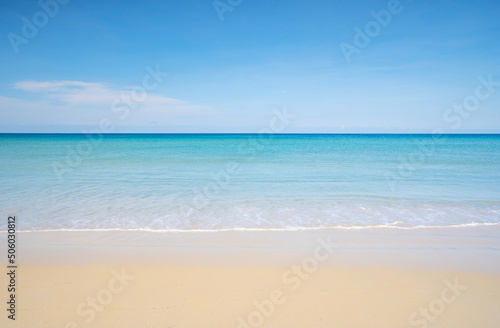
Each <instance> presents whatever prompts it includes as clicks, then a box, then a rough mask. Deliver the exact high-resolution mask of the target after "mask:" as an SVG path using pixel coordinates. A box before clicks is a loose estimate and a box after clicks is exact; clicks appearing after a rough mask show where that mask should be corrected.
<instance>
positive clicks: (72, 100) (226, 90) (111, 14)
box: [0, 0, 500, 133]
mask: <svg viewBox="0 0 500 328" xmlns="http://www.w3.org/2000/svg"><path fill="white" fill-rule="evenodd" d="M393 1H395V0H391V1H386V0H381V1H379V0H372V1H353V0H342V1H323V0H310V1H295V0H287V1H285V0H275V1H264V0H243V1H241V2H240V3H239V4H238V2H239V1H238V0H229V1H228V0H220V2H218V5H219V7H220V6H230V7H231V9H232V10H230V11H225V12H224V13H223V15H222V16H223V18H224V19H223V20H221V19H220V16H219V14H218V12H217V10H216V9H215V7H214V3H213V1H212V0H203V1H199V0H192V1H177V0H170V1H152V0H146V1H140V2H139V1H103V0H100V1H94V0H86V1H81V0H70V1H67V3H65V4H58V7H59V8H58V9H57V10H55V11H54V15H53V16H54V17H49V15H47V14H38V16H37V13H39V12H42V13H43V9H42V7H41V6H40V3H39V2H37V1H23V0H18V1H2V2H0V15H1V20H0V28H1V31H2V33H1V34H2V39H1V42H0V61H1V62H2V63H3V64H2V65H1V74H0V132H85V131H88V130H91V129H93V128H96V127H99V123H100V122H101V121H102V120H103V119H108V120H111V121H112V122H113V124H114V126H116V129H115V130H113V132H258V131H259V130H260V129H262V128H265V127H267V125H268V122H269V120H270V117H271V116H272V115H273V114H272V112H273V110H275V109H282V108H286V110H287V112H289V113H292V114H293V115H295V118H294V120H293V121H292V122H291V124H290V125H289V126H287V128H286V130H285V131H283V132H313V133H315V132H325V133H343V132H346V133H347V132H361V133H366V132H382V133H385V132H396V133H411V132H420V133H432V131H434V129H436V128H441V129H442V130H444V132H450V133H460V132H493V133H499V132H500V86H498V85H495V84H494V83H493V85H494V86H493V89H491V86H490V90H489V91H490V92H487V91H488V89H487V88H486V87H482V88H483V90H481V91H484V92H482V93H481V95H482V97H481V98H482V99H480V100H478V103H477V104H474V99H473V98H474V97H475V91H476V89H477V88H478V86H479V85H481V82H480V80H479V79H480V77H482V78H483V80H484V79H486V80H488V79H490V80H491V81H498V82H499V83H500V60H499V58H500V19H499V17H500V2H499V1H496V0H491V1H473V0H470V1H427V0H425V1H424V0H413V1H409V0H402V1H399V4H398V3H397V1H396V2H393ZM41 2H42V3H47V5H48V6H49V8H52V9H50V10H54V4H53V0H45V1H44V0H42V1H41ZM61 2H63V1H62V0H61ZM49 3H50V5H49ZM221 3H222V5H221ZM231 3H232V4H233V5H230V4H231ZM220 8H222V7H220ZM226 8H227V7H226ZM388 8H398V10H397V13H391V11H390V10H389V9H388ZM381 10H384V11H386V12H388V13H389V14H390V22H389V23H388V24H384V25H386V26H382V24H380V23H375V25H374V24H373V22H376V21H375V18H374V16H373V15H372V14H371V12H372V11H375V12H377V13H380V11H381ZM43 15H45V16H46V18H47V19H46V24H45V22H43ZM34 16H35V17H34ZM23 17H26V19H27V20H28V21H29V22H30V24H34V21H33V20H34V19H39V21H38V23H39V25H40V27H38V32H37V33H36V35H34V36H30V35H28V36H29V37H27V35H26V34H23V26H24V25H25V24H26V23H25V21H23ZM36 17H37V18H36ZM40 19H42V20H41V21H40ZM370 24H371V25H370ZM376 24H378V27H379V28H378V30H377V29H375V30H372V32H371V34H372V36H368V39H369V40H370V42H369V44H368V45H367V46H366V47H364V48H361V47H359V48H358V53H355V54H354V55H352V56H349V59H350V61H348V60H347V59H346V57H345V56H344V53H343V51H342V49H341V46H340V45H341V44H349V45H352V46H355V45H356V43H355V40H354V38H355V36H356V32H355V27H359V28H360V29H361V30H362V31H363V33H365V34H366V33H367V32H366V27H367V26H372V27H373V26H375V27H376ZM34 26H35V27H36V25H34ZM25 32H26V28H25ZM14 34H15V35H16V36H15V37H14V36H13V35H14ZM13 38H14V39H15V40H20V38H24V41H26V42H24V43H17V45H14V46H13V44H15V42H14V43H13V42H12V40H13ZM358 44H359V43H358ZM16 48H17V50H18V52H17V53H16V52H15V49H16ZM147 67H149V68H150V69H153V70H155V69H159V70H160V71H161V72H167V73H168V75H165V76H164V77H162V78H161V81H159V83H157V85H155V87H154V88H149V89H148V90H147V94H145V95H144V97H142V96H141V97H140V98H141V99H137V100H134V101H133V103H132V104H131V103H130V101H129V103H128V105H127V106H128V107H129V109H130V111H129V113H130V114H129V115H128V116H127V117H126V118H123V117H122V118H120V117H118V115H117V112H114V111H113V110H112V108H113V107H112V106H113V104H115V105H116V101H117V99H124V98H123V97H130V94H131V92H132V90H134V87H141V86H143V79H144V78H145V76H147V75H148V74H150V73H148V72H149V71H148V69H147ZM490 84H491V83H490ZM497 84H498V83H497ZM479 88H481V87H479ZM136 90H137V89H136ZM486 93H489V94H487V95H485V94H486ZM141 95H142V94H141ZM471 97H472V98H471ZM476 98H477V97H476ZM466 99H467V101H470V102H469V105H468V106H469V109H471V110H465V111H464V110H462V112H460V111H458V110H455V109H453V108H454V107H453V106H454V105H456V104H458V106H461V105H463V102H464V101H466ZM476 100H477V99H476ZM470 104H473V106H472V107H471V105H470Z"/></svg>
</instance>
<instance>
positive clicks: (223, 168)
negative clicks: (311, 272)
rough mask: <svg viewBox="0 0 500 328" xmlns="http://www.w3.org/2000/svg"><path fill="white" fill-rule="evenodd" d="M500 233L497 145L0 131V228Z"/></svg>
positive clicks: (460, 139) (489, 138) (430, 138)
mask: <svg viewBox="0 0 500 328" xmlns="http://www.w3.org/2000/svg"><path fill="white" fill-rule="evenodd" d="M12 215H15V216H16V218H17V229H18V230H20V231H54V230H151V231H219V230H298V229H319V228H342V229H364V228H378V227H387V228H401V229H416V228H426V227H443V226H477V225H500V135H494V134H493V135H484V134H482V135H479V134H477V135H471V134H467V135H458V134H453V135H451V134H449V135H445V134H434V135H431V134H415V135H410V134H104V135H102V134H0V216H2V217H4V219H1V217H0V228H2V229H4V230H5V229H6V227H7V217H8V216H12Z"/></svg>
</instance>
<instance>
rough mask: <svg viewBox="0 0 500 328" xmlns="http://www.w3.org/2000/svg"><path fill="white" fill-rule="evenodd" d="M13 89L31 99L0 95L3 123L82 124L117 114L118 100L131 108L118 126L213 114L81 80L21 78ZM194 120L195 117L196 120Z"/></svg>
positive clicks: (170, 100) (130, 89)
mask: <svg viewBox="0 0 500 328" xmlns="http://www.w3.org/2000/svg"><path fill="white" fill-rule="evenodd" d="M14 88H15V89H18V90H22V91H25V92H27V93H29V95H30V98H32V96H35V98H36V99H35V100H27V99H24V98H9V97H2V96H0V117H1V121H0V122H1V123H0V124H3V125H7V124H8V125H51V124H56V125H57V124H65V125H85V124H96V122H99V120H100V119H102V118H104V117H106V118H113V117H118V116H119V115H118V114H117V113H116V112H113V111H112V105H113V104H115V105H116V104H117V103H121V104H125V103H126V104H127V106H128V107H130V115H129V117H128V118H127V119H124V120H118V121H117V122H115V123H116V124H117V125H124V126H127V125H133V126H148V125H150V124H151V122H155V124H158V125H170V124H172V123H173V122H175V121H177V120H179V119H180V120H182V121H186V119H188V118H189V119H193V118H195V117H198V116H206V115H213V114H214V113H216V112H215V111H214V110H213V109H211V108H209V107H206V106H196V105H192V104H189V103H186V102H184V101H181V100H178V99H173V98H168V97H165V96H162V95H160V94H155V93H147V94H146V96H145V97H143V95H141V94H139V97H137V96H135V95H134V93H133V89H134V87H130V86H128V87H121V88H114V87H112V86H109V85H107V84H105V83H89V82H82V81H43V82H38V81H21V82H17V83H15V84H14ZM195 120H196V119H195Z"/></svg>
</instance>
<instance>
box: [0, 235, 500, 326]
mask: <svg viewBox="0 0 500 328" xmlns="http://www.w3.org/2000/svg"><path fill="white" fill-rule="evenodd" d="M318 238H322V240H323V241H327V240H328V239H329V240H330V241H332V242H334V243H335V244H337V246H338V247H337V248H335V249H331V253H330V252H328V250H325V248H322V247H321V246H320V245H321V243H318ZM0 243H1V244H2V245H5V244H6V241H5V234H0ZM18 248H19V261H20V262H19V263H20V264H19V267H18V272H17V277H16V278H17V283H18V295H17V307H18V313H17V315H16V317H17V320H16V321H15V322H12V321H11V320H8V319H7V314H8V313H7V311H5V310H3V311H2V313H3V314H2V316H1V317H0V327H30V328H31V327H33V328H34V327H137V328H140V327H148V328H149V327H165V328H168V327H179V328H180V327H235V328H237V327H245V324H239V323H238V320H239V318H242V319H243V320H245V322H246V324H248V327H254V326H255V327H256V326H258V324H259V323H260V322H259V320H261V321H262V324H261V325H260V326H261V327H275V328H285V327H286V328H293V327H329V328H331V327H453V328H458V327H495V328H498V327H500V228H498V227H481V228H455V229H450V228H447V229H444V228H441V229H417V230H397V229H371V230H341V229H325V230H314V231H298V232H275V231H269V232H248V231H247V232H217V233H215V232H199V233H148V232H45V233H19V234H18ZM4 249H5V248H4ZM2 261H5V259H4V260H2ZM315 263H317V264H318V267H317V268H315ZM2 265H3V266H4V268H5V265H6V263H5V262H2ZM294 265H295V266H298V267H300V270H301V271H300V273H299V274H296V273H293V272H292V271H291V270H292V267H293V266H294ZM304 266H306V267H307V268H304ZM305 269H308V270H309V273H307V270H305ZM123 272H124V273H125V274H126V276H125V277H123V276H122V277H121V279H122V281H120V280H119V279H117V278H116V276H120V273H123ZM300 276H302V278H300ZM7 278H8V277H7V275H6V274H2V278H1V279H0V290H2V293H1V295H2V296H1V297H2V300H3V304H4V305H6V303H5V301H6V295H7V292H6V286H7V284H8V282H7ZM453 284H456V285H458V288H455V289H454V290H453V288H452V289H450V285H453ZM92 299H97V300H96V303H97V304H96V305H95V306H96V308H94V309H93V308H92V305H91V304H90V303H91V302H92ZM272 300H274V301H275V303H276V304H273V305H272V306H270V305H269V304H271V302H272ZM256 302H258V303H259V304H265V305H266V306H265V309H263V310H260V311H259V310H258V307H257V305H256V304H255V303H256ZM100 303H103V304H101V305H103V306H102V307H101V305H100ZM424 308H430V310H428V312H427V313H428V315H427V316H428V319H424V316H425V314H424V316H420V315H419V314H418V311H419V309H424ZM78 309H80V312H78ZM422 313H423V312H422ZM266 314H267V315H268V316H266ZM94 315H95V316H94ZM412 315H413V316H414V318H413V319H414V321H413V324H411V322H410V318H411V317H412ZM248 318H250V319H253V320H255V322H250V323H249V321H248ZM85 320H88V321H89V322H88V323H87V322H85Z"/></svg>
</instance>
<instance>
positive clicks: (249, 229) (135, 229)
mask: <svg viewBox="0 0 500 328" xmlns="http://www.w3.org/2000/svg"><path fill="white" fill-rule="evenodd" d="M480 226H500V222H497V223H464V224H455V225H445V226H414V227H398V226H391V225H373V226H352V227H347V226H325V227H300V228H267V229H264V228H230V229H218V230H209V229H196V230H194V229H193V230H181V229H171V230H156V229H143V228H131V229H120V228H117V229H52V230H19V231H18V232H23V233H24V232H113V231H121V232H130V231H142V232H154V233H166V232H175V233H183V232H228V231H307V230H325V229H341V230H362V229H401V230H416V229H434V228H437V229H439V228H468V227H480ZM1 233H7V232H5V231H2V232H1Z"/></svg>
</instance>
